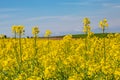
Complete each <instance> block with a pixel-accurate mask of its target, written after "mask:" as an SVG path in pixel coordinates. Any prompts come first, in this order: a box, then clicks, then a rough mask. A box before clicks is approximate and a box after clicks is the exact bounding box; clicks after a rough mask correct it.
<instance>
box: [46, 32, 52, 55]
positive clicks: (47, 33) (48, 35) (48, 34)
mask: <svg viewBox="0 0 120 80" xmlns="http://www.w3.org/2000/svg"><path fill="white" fill-rule="evenodd" d="M51 34H52V32H51V31H50V30H46V32H45V35H44V37H47V38H48V53H49V37H50V35H51Z"/></svg>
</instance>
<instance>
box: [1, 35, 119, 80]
mask: <svg viewBox="0 0 120 80" xmlns="http://www.w3.org/2000/svg"><path fill="white" fill-rule="evenodd" d="M103 49H105V51H104V50H103ZM104 54H105V56H106V57H104ZM83 79H84V80H120V34H119V33H116V34H114V35H113V34H108V35H107V37H106V38H105V44H103V38H98V37H95V36H93V37H91V38H90V37H88V38H84V39H83V38H79V39H72V38H71V36H67V37H64V38H63V39H61V40H52V39H38V38H37V39H36V43H35V41H34V38H33V39H28V38H23V39H21V44H20V43H19V39H0V80H83Z"/></svg>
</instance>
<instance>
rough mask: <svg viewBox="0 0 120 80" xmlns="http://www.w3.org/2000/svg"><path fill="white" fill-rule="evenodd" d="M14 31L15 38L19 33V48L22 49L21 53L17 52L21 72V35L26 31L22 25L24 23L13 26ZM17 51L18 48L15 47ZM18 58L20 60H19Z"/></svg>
mask: <svg viewBox="0 0 120 80" xmlns="http://www.w3.org/2000/svg"><path fill="white" fill-rule="evenodd" d="M12 32H14V33H15V38H16V35H18V37H19V49H20V52H19V54H17V52H16V59H17V62H18V65H19V72H20V71H21V66H22V43H21V37H22V35H23V34H24V32H25V31H24V26H22V25H14V26H12ZM15 51H17V50H16V48H15ZM18 58H19V59H20V60H18Z"/></svg>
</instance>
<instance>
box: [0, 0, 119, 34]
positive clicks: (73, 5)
mask: <svg viewBox="0 0 120 80" xmlns="http://www.w3.org/2000/svg"><path fill="white" fill-rule="evenodd" d="M84 17H88V18H90V20H91V27H92V31H93V32H96V33H97V32H101V30H100V29H99V28H98V23H99V21H100V20H102V19H103V18H107V20H108V23H109V28H108V29H107V30H106V32H120V0H0V34H6V35H7V36H13V34H12V33H11V26H12V25H24V26H25V36H28V35H29V36H32V34H31V30H32V27H33V26H39V29H40V36H43V34H44V33H45V30H47V29H49V30H51V31H52V33H53V34H52V35H63V34H76V33H82V29H83V23H82V19H83V18H84Z"/></svg>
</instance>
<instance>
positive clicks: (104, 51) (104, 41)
mask: <svg viewBox="0 0 120 80" xmlns="http://www.w3.org/2000/svg"><path fill="white" fill-rule="evenodd" d="M103 53H104V63H105V62H106V51H105V28H103Z"/></svg>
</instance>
